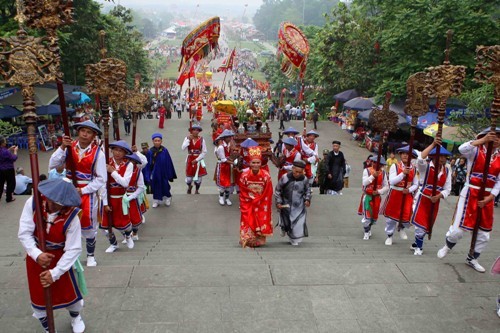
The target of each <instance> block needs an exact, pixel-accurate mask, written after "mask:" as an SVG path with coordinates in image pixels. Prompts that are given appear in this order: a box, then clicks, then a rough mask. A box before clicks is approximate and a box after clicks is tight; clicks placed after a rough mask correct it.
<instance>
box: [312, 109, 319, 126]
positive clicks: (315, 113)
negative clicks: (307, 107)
mask: <svg viewBox="0 0 500 333" xmlns="http://www.w3.org/2000/svg"><path fill="white" fill-rule="evenodd" d="M318 120H319V112H318V110H315V111H314V112H313V113H312V121H313V123H314V129H315V130H317V129H318V126H317V125H316V123H317V122H318Z"/></svg>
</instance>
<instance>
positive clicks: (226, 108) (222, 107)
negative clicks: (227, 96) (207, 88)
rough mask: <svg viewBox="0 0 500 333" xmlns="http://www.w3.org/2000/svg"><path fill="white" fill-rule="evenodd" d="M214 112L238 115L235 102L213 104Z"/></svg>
mask: <svg viewBox="0 0 500 333" xmlns="http://www.w3.org/2000/svg"><path fill="white" fill-rule="evenodd" d="M213 107H214V110H215V111H217V112H223V113H227V114H230V115H232V116H235V115H236V113H238V110H237V109H236V106H235V105H234V102H233V101H228V100H226V101H217V102H215V103H213Z"/></svg>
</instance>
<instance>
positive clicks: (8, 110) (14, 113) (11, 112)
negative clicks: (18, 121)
mask: <svg viewBox="0 0 500 333" xmlns="http://www.w3.org/2000/svg"><path fill="white" fill-rule="evenodd" d="M22 114H23V113H22V112H21V111H19V110H18V109H16V108H15V107H12V106H9V105H5V106H3V107H0V119H5V118H15V117H19V116H20V115H22Z"/></svg>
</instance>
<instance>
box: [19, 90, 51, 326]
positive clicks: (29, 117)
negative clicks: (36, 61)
mask: <svg viewBox="0 0 500 333" xmlns="http://www.w3.org/2000/svg"><path fill="white" fill-rule="evenodd" d="M22 93H23V98H24V100H23V118H24V121H25V122H26V125H27V131H28V148H29V153H30V166H31V177H32V178H33V201H34V204H35V219H36V232H37V237H38V247H39V248H40V251H42V252H46V251H47V245H46V243H45V227H46V226H45V223H44V222H45V221H44V219H43V215H42V198H41V196H40V192H39V191H38V183H39V182H40V171H39V168H38V154H37V149H38V148H37V144H36V139H37V134H36V121H37V115H36V112H35V110H36V109H35V100H34V96H35V93H34V89H33V86H23V87H22ZM44 271H47V270H44ZM43 296H44V299H45V311H46V313H47V323H48V327H49V332H51V333H53V332H55V325H54V311H53V308H52V287H50V286H49V287H46V288H44V289H43Z"/></svg>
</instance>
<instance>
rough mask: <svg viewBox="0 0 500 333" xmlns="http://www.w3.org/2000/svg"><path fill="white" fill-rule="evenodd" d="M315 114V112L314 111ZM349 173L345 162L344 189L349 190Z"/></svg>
mask: <svg viewBox="0 0 500 333" xmlns="http://www.w3.org/2000/svg"><path fill="white" fill-rule="evenodd" d="M316 112H317V111H316ZM350 173H351V166H350V165H349V163H347V160H346V161H345V174H344V187H345V188H349V174H350Z"/></svg>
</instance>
